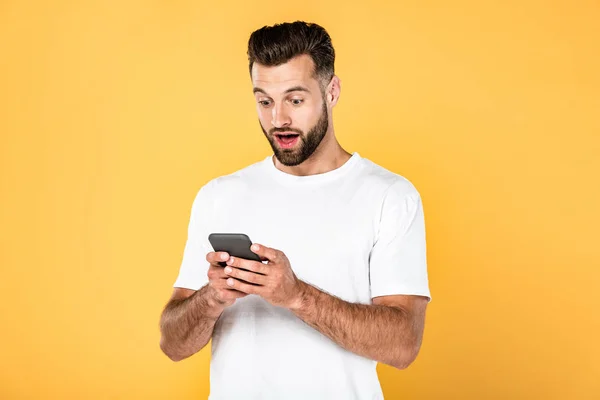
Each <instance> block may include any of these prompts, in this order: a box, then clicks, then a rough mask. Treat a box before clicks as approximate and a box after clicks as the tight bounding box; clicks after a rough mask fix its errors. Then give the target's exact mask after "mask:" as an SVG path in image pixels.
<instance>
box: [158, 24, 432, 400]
mask: <svg viewBox="0 0 600 400" xmlns="http://www.w3.org/2000/svg"><path fill="white" fill-rule="evenodd" d="M248 57H249V63H250V75H251V79H252V84H253V88H254V95H255V98H256V103H257V110H258V117H259V122H260V125H261V127H262V130H263V132H264V134H265V137H266V138H267V140H268V141H269V143H270V144H271V147H272V149H273V152H274V155H273V156H268V157H266V158H265V159H263V160H261V161H259V162H256V163H254V164H252V165H250V166H248V167H246V168H244V169H241V170H239V171H237V172H235V173H233V174H230V175H226V176H222V177H218V178H216V179H213V180H211V181H209V182H208V183H207V184H205V185H204V186H203V187H202V188H201V189H200V190H199V192H198V194H197V196H196V198H195V200H194V203H193V206H192V210H191V217H190V223H189V229H188V239H187V243H186V246H185V250H184V255H183V261H182V265H181V267H180V272H179V276H178V278H177V280H176V282H175V284H174V287H175V289H174V291H173V295H172V298H171V299H170V300H169V302H168V304H167V305H166V307H165V309H164V311H163V314H162V316H161V324H160V326H161V332H162V338H161V344H160V346H161V349H162V350H163V351H164V353H166V354H167V355H168V356H169V357H170V358H171V359H172V360H174V361H178V360H182V359H184V358H187V357H189V356H191V355H193V354H195V353H196V352H198V351H199V350H200V349H202V348H203V347H204V346H205V345H206V344H207V343H208V342H209V340H210V339H211V338H212V358H211V374H210V385H211V386H210V387H211V392H210V393H211V394H210V396H209V399H213V400H218V399H280V400H281V399H285V400H289V399H369V400H373V399H382V398H383V395H382V390H381V387H380V384H379V381H378V377H377V372H376V364H377V362H382V363H385V364H388V365H391V366H394V367H396V368H399V369H403V368H406V367H407V366H408V365H409V364H411V362H412V361H413V360H414V359H415V357H416V356H417V354H418V352H419V349H420V345H421V340H422V335H423V326H424V319H425V309H426V305H427V303H428V302H429V301H430V294H429V288H428V276H427V267H426V251H425V227H424V215H423V208H422V202H421V198H420V195H419V193H418V192H417V190H416V189H415V187H414V186H413V185H412V184H411V183H410V182H409V181H408V180H407V179H405V178H403V177H402V176H400V175H398V174H395V173H392V172H390V171H388V170H386V169H384V168H382V167H380V166H378V165H377V164H375V163H373V162H371V161H369V160H367V159H366V158H362V157H361V156H360V155H359V154H358V153H356V152H355V153H352V154H350V153H348V152H347V151H345V150H344V149H342V147H341V146H340V144H339V143H338V142H337V140H336V137H335V133H334V129H333V122H332V110H333V107H334V106H335V105H336V103H337V102H338V99H339V96H340V79H339V78H338V77H337V76H335V74H334V59H335V55H334V49H333V47H332V44H331V39H330V37H329V35H328V34H327V32H326V31H325V30H324V29H323V28H322V27H320V26H318V25H316V24H308V23H304V22H300V21H297V22H294V23H285V24H279V25H275V26H271V27H264V28H262V29H259V30H257V31H256V32H254V33H252V35H251V36H250V40H249V43H248ZM212 232H232V233H245V234H247V235H248V236H249V237H250V238H251V239H252V240H253V241H254V245H253V246H252V251H254V252H255V253H256V254H258V255H259V256H260V257H261V259H262V260H263V262H262V263H261V262H258V261H250V260H244V259H237V258H235V257H230V256H229V255H228V254H225V253H222V252H213V251H212V248H211V245H210V243H209V242H208V235H209V234H210V233H212ZM222 262H226V264H227V267H225V268H224V267H223V266H220V263H222Z"/></svg>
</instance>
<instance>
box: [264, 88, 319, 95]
mask: <svg viewBox="0 0 600 400" xmlns="http://www.w3.org/2000/svg"><path fill="white" fill-rule="evenodd" d="M252 92H253V93H262V94H264V95H266V94H267V92H265V91H264V90H263V89H261V88H259V87H255V88H254V90H253V91H252ZM291 92H307V93H310V90H308V88H306V87H304V86H293V87H291V88H289V89H287V90H286V91H285V92H283V93H291Z"/></svg>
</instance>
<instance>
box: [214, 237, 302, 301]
mask: <svg viewBox="0 0 600 400" xmlns="http://www.w3.org/2000/svg"><path fill="white" fill-rule="evenodd" d="M250 249H251V250H252V251H253V252H254V253H256V254H258V256H259V257H260V258H261V259H262V260H263V261H268V263H267V264H264V263H262V262H258V261H252V260H246V259H243V258H239V257H230V258H229V260H227V266H226V267H225V273H226V274H227V275H229V276H230V277H231V278H228V279H227V284H228V285H229V287H231V288H232V289H235V290H239V291H240V292H244V293H248V294H257V295H259V296H261V297H262V298H264V299H265V300H267V301H268V302H269V303H271V304H273V305H275V306H280V307H285V308H289V309H293V308H299V307H300V305H301V301H302V287H303V285H302V284H303V282H302V281H301V280H300V279H298V278H297V277H296V275H295V274H294V271H293V270H292V267H291V266H290V261H289V260H288V258H287V256H286V255H285V254H284V253H283V252H281V251H279V250H276V249H272V248H269V247H266V246H263V245H259V244H256V243H254V244H253V245H252V247H250ZM244 270H247V271H244ZM242 281H245V282H242ZM247 282H248V283H247Z"/></svg>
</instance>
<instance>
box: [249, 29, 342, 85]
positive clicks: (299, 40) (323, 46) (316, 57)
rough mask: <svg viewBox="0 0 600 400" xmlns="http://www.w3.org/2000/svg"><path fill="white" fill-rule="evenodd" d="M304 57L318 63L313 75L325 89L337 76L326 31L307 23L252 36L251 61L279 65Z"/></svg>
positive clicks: (255, 32)
mask: <svg viewBox="0 0 600 400" xmlns="http://www.w3.org/2000/svg"><path fill="white" fill-rule="evenodd" d="M301 54H308V55H309V56H310V57H311V58H312V60H313V62H314V63H315V70H314V76H315V78H317V79H318V80H319V81H320V83H321V86H322V89H324V86H326V85H327V84H328V83H329V81H330V80H331V78H332V77H333V75H334V67H333V64H334V61H335V51H334V49H333V45H332V44H331V37H329V34H328V33H327V31H326V30H325V29H324V28H323V27H321V26H319V25H317V24H315V23H307V22H304V21H295V22H285V23H281V24H276V25H273V26H264V27H262V28H260V29H258V30H256V31H254V32H252V34H251V35H250V40H248V61H249V63H250V65H249V69H250V74H252V65H253V64H254V63H255V62H256V63H259V64H262V65H266V66H269V67H271V66H277V65H280V64H284V63H286V62H288V61H289V60H290V59H292V58H294V57H296V56H299V55H301Z"/></svg>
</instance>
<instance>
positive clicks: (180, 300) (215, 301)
mask: <svg viewBox="0 0 600 400" xmlns="http://www.w3.org/2000/svg"><path fill="white" fill-rule="evenodd" d="M228 257H229V255H228V254H227V253H223V252H210V253H208V254H207V255H206V260H207V261H208V262H209V263H210V267H209V269H208V273H207V275H208V278H209V283H208V284H207V285H204V286H203V287H202V288H200V290H198V291H195V290H191V289H183V288H175V289H174V291H173V295H172V296H171V299H170V300H169V302H168V303H167V305H166V306H165V308H164V310H163V312H162V314H161V318H160V331H161V338H160V348H161V350H162V351H163V352H164V353H165V354H166V355H167V356H168V357H169V358H170V359H171V360H173V361H180V360H183V359H185V358H187V357H189V356H191V355H193V354H195V353H197V352H198V351H200V350H201V349H202V348H203V347H204V346H206V344H207V343H208V341H209V340H210V338H211V337H212V334H213V329H214V326H215V323H216V322H217V320H218V319H219V316H220V315H221V313H222V312H223V310H224V309H225V308H226V307H229V306H231V305H232V304H233V303H234V302H235V301H236V299H239V298H242V297H245V296H246V294H245V293H241V292H238V291H237V290H232V289H230V288H228V287H227V285H226V283H225V279H226V278H227V276H226V275H225V273H224V272H223V267H221V266H219V265H218V263H219V262H220V261H222V260H226V259H227V258H228Z"/></svg>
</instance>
